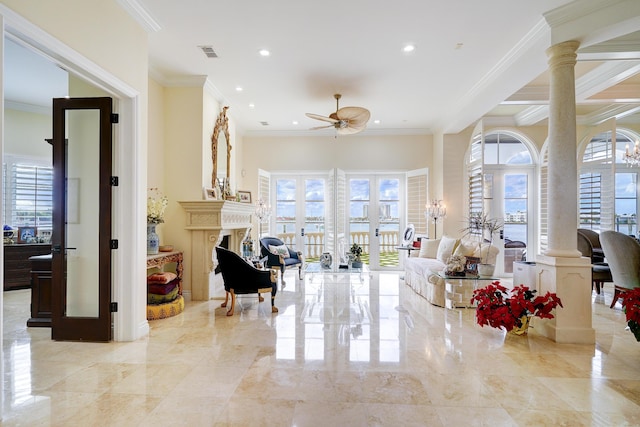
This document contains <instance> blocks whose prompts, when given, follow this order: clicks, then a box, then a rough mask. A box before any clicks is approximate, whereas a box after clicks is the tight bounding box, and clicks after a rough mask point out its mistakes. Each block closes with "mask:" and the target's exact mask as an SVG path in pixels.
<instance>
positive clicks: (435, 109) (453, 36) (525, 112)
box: [6, 0, 640, 135]
mask: <svg viewBox="0 0 640 427" xmlns="http://www.w3.org/2000/svg"><path fill="white" fill-rule="evenodd" d="M597 1H598V0H589V1H586V0H580V1H576V2H570V1H569V0H536V1H527V0H492V1H478V0H456V1H448V2H446V1H442V0H422V1H419V2H418V1H410V0H398V1H394V2H372V1H370V0H369V1H365V0H349V1H344V0H343V1H338V0H325V1H323V2H321V3H314V4H312V3H310V2H305V1H300V0H278V1H250V0H249V1H247V0H230V1H227V2H221V1H210V0H182V1H180V2H177V1H175V0H118V2H119V4H121V5H122V6H123V8H124V9H125V10H127V11H128V12H130V13H131V14H132V15H133V16H134V17H135V18H136V19H138V20H139V22H141V23H142V24H143V25H144V26H145V27H146V28H147V30H148V31H149V46H150V47H149V56H150V58H149V62H150V67H151V75H152V77H153V78H155V79H157V80H158V81H159V82H160V83H162V84H164V85H183V84H185V82H193V81H202V80H203V78H204V77H206V78H207V80H208V82H209V84H210V86H209V87H210V88H212V90H213V92H214V93H215V94H216V97H217V98H218V99H219V100H220V101H221V102H222V103H223V104H224V105H229V106H230V110H229V113H228V115H229V116H230V117H232V119H233V120H234V121H235V122H236V124H237V126H238V130H239V131H240V132H242V133H243V134H246V135H299V134H303V135H314V134H317V135H327V134H332V133H333V132H334V131H333V130H332V129H329V130H322V131H310V130H308V129H309V128H310V127H313V126H317V125H321V124H322V123H321V122H317V121H315V120H312V119H310V118H307V117H306V116H305V113H307V112H311V113H316V114H321V115H328V114H329V113H331V112H333V111H335V106H336V105H335V100H334V98H333V94H334V93H341V94H342V95H343V96H342V99H341V101H340V106H341V107H344V106H351V105H354V106H361V107H365V108H368V109H369V110H370V111H371V120H370V122H369V125H368V127H367V130H366V131H365V132H366V133H369V134H428V133H433V132H445V133H455V132H459V131H461V130H463V129H464V128H466V127H467V126H470V125H472V124H474V123H475V122H476V121H477V120H478V119H480V118H481V117H485V118H486V119H487V120H489V121H490V122H493V123H496V124H497V123H500V124H504V125H533V124H538V123H542V122H544V121H545V120H546V105H547V104H548V86H547V83H548V78H547V76H546V69H547V56H546V53H545V49H546V48H547V47H548V46H549V45H550V39H549V31H548V26H547V24H546V21H545V18H544V14H545V13H547V12H549V11H552V10H553V9H555V8H558V7H560V6H564V5H567V4H568V3H572V5H570V6H571V7H572V8H573V9H571V10H574V11H575V10H579V8H580V7H579V6H580V5H581V3H584V4H585V7H586V5H593V4H594V3H597ZM604 3H606V2H604ZM576 4H577V5H578V7H577V8H576ZM590 7H592V6H590ZM637 30H638V29H635V30H634V31H637ZM639 34H640V33H633V34H630V35H628V36H624V37H621V38H618V39H617V40H615V41H614V42H615V43H612V42H611V41H607V42H605V43H600V44H599V45H591V46H590V47H589V48H588V49H585V50H584V51H583V52H580V55H579V59H580V60H582V59H588V60H589V62H579V63H578V65H577V67H576V77H577V78H578V79H579V80H578V83H577V90H576V93H577V101H578V104H579V105H578V114H579V115H580V117H579V121H582V122H585V123H586V122H588V123H595V122H597V121H601V120H602V119H603V118H606V117H611V116H612V115H615V116H617V117H618V118H619V119H620V120H622V121H624V120H627V121H630V120H635V121H638V117H639V116H640V114H638V112H635V110H634V108H635V109H638V107H639V106H640V77H639V76H640V35H639ZM407 43H412V44H415V46H416V49H415V51H414V52H412V53H409V54H406V53H403V51H402V48H403V47H404V46H405V45H406V44H407ZM203 45H206V46H211V47H212V48H213V49H214V50H215V52H216V53H217V55H218V57H217V58H213V59H210V58H207V57H206V56H205V55H204V53H203V52H202V51H201V50H200V48H199V46H203ZM614 45H615V46H616V47H615V48H613V47H612V46H614ZM620 45H624V46H625V47H626V48H627V49H626V50H627V51H629V50H630V51H632V52H626V54H625V55H617V56H618V57H621V56H622V57H624V58H625V60H624V61H619V60H617V61H611V57H612V55H605V53H606V52H605V51H607V50H609V51H610V50H612V49H613V50H616V49H619V46H620ZM629 47H630V48H629ZM260 49H268V50H269V51H270V52H271V55H270V56H269V57H261V56H260V55H259V53H258V51H259V50H260ZM8 54H11V52H10V51H9V52H8ZM603 58H607V60H606V61H604V60H603ZM8 62H9V64H11V60H8ZM29 68H38V67H29ZM24 71H25V68H22V67H21V69H20V70H19V71H18V72H17V73H16V74H17V75H16V80H18V77H25V76H26V74H27V73H25V72H24ZM58 71H62V70H58ZM10 80H11V79H9V78H8V79H7V82H6V85H7V89H6V96H7V99H8V100H13V101H17V102H27V103H34V104H36V103H38V101H36V100H33V99H25V100H22V99H21V95H22V92H21V91H20V90H18V91H14V92H12V91H11V90H10V88H9V86H10V84H11V81H10ZM42 80H45V79H42ZM31 81H32V82H33V80H31ZM16 84H17V83H16ZM211 85H212V86H211ZM238 86H241V87H242V88H243V90H242V92H238V91H236V87H238ZM38 92H39V93H46V94H47V96H48V92H46V91H45V90H44V89H38ZM56 96H59V95H56ZM12 97H14V98H15V99H12ZM50 99H51V97H49V98H48V99H47V98H44V100H43V101H42V102H45V103H48V104H50ZM250 104H253V107H250ZM634 112H635V113H634ZM374 120H379V121H380V123H379V124H376V123H374ZM294 121H297V122H298V124H293V122H294ZM263 123H268V125H264V124H263Z"/></svg>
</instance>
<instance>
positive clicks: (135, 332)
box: [0, 5, 149, 341]
mask: <svg viewBox="0 0 640 427" xmlns="http://www.w3.org/2000/svg"><path fill="white" fill-rule="evenodd" d="M0 13H2V18H3V19H4V23H5V34H4V36H5V37H10V38H11V39H12V40H15V41H17V42H18V43H20V44H22V45H24V46H28V48H29V49H30V50H31V51H32V52H34V53H35V54H36V55H41V56H42V57H45V58H47V61H51V63H54V65H55V66H57V67H60V68H63V69H65V70H68V71H69V74H70V75H74V76H76V78H77V80H79V81H83V82H85V83H88V84H89V85H93V87H99V88H102V93H106V94H108V96H110V97H112V98H113V99H114V100H115V101H116V103H117V105H118V110H119V112H120V125H119V126H118V130H117V132H116V133H115V134H114V149H113V156H114V158H116V159H117V162H116V163H115V164H114V168H113V174H114V175H115V176H118V178H119V180H120V183H121V185H120V186H119V187H118V189H117V191H116V192H115V193H114V199H113V201H114V209H113V213H114V218H115V221H114V224H113V235H114V237H116V238H117V239H118V240H119V247H120V249H119V250H117V251H114V253H113V261H114V268H113V272H112V273H113V295H114V299H115V302H118V303H119V304H118V312H116V313H115V314H114V315H113V333H114V335H113V339H114V340H116V341H133V340H136V339H138V338H140V337H142V336H145V335H147V334H148V332H149V325H148V323H147V322H146V320H145V319H146V289H144V287H143V286H142V285H141V286H139V287H136V286H131V284H132V283H138V282H141V279H140V278H143V277H144V276H145V266H146V262H145V251H144V248H143V247H142V245H141V244H140V243H139V241H142V240H143V237H144V233H145V231H144V230H145V223H144V215H145V205H144V200H145V198H146V177H145V176H144V175H141V173H140V172H141V171H144V170H146V169H145V164H146V160H147V159H146V158H143V157H142V156H141V155H140V152H141V151H140V147H142V146H143V141H141V139H140V135H142V134H143V133H142V132H140V130H139V128H140V117H141V114H140V113H141V110H140V109H141V108H142V107H140V105H141V104H140V99H139V98H140V93H139V92H138V91H137V90H136V89H135V88H133V87H132V86H130V85H129V84H126V83H124V82H123V81H122V80H120V79H119V78H118V77H116V76H114V75H113V74H111V73H110V72H108V71H106V70H104V69H102V68H101V67H100V66H98V65H96V64H95V63H92V62H91V61H89V60H88V59H87V58H86V57H84V56H83V55H81V54H79V53H78V52H76V51H75V50H73V49H70V48H69V47H68V46H66V45H64V44H63V43H62V42H60V41H59V40H57V39H55V38H53V37H51V36H50V35H49V34H47V33H45V32H43V31H42V30H41V29H40V28H39V27H37V26H35V25H33V24H32V23H31V22H29V21H27V20H26V19H24V18H22V17H21V16H19V15H17V14H15V13H12V12H10V11H8V9H7V8H6V7H4V6H2V5H0ZM25 34H29V37H26V36H24V35H25ZM3 40H4V38H3ZM51 58H55V60H53V59H51ZM0 61H1V63H2V66H1V67H0V73H1V77H2V78H3V80H4V77H5V74H6V70H5V68H6V58H5V57H4V55H3V56H2V57H1V58H0ZM0 90H2V91H3V92H2V94H3V96H4V94H5V92H6V91H7V88H6V80H5V87H3V88H0ZM61 95H62V96H63V95H65V94H61ZM49 102H51V100H50V99H49ZM5 108H6V105H4V104H3V105H2V106H0V114H2V115H3V116H4V114H5ZM0 138H1V143H0V148H1V149H2V151H4V150H5V148H6V143H7V139H6V135H4V134H3V135H0ZM119 141H126V142H127V143H126V144H124V143H119ZM142 152H144V150H142ZM118 218H140V219H139V220H136V221H122V220H118ZM0 322H1V319H0ZM25 322H26V319H25ZM1 329H2V324H1V323H0V330H1Z"/></svg>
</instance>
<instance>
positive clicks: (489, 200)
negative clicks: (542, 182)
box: [467, 130, 537, 275]
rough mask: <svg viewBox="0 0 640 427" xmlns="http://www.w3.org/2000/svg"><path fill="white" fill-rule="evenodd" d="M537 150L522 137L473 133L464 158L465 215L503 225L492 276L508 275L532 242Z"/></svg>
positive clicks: (505, 132)
mask: <svg viewBox="0 0 640 427" xmlns="http://www.w3.org/2000/svg"><path fill="white" fill-rule="evenodd" d="M536 161H537V150H536V149H535V147H534V145H533V144H532V143H531V142H529V141H528V140H527V138H525V137H524V136H523V135H521V134H518V133H516V132H513V131H507V130H494V131H491V132H487V133H485V134H482V132H479V133H477V134H476V135H475V136H474V138H473V139H472V141H471V145H470V147H469V150H468V155H467V174H468V181H469V214H470V216H471V215H473V214H474V213H477V212H482V213H486V214H487V215H489V216H490V217H493V218H497V219H499V220H501V221H503V222H504V232H503V237H504V240H501V242H503V243H504V247H500V248H499V249H501V252H502V256H500V257H498V258H499V261H498V263H497V265H496V274H506V275H509V274H510V273H512V272H513V262H514V261H519V260H521V259H522V258H523V257H524V254H525V252H526V250H527V248H528V247H530V245H531V243H534V242H533V240H534V239H535V233H534V229H533V228H534V227H532V226H533V225H534V224H533V216H532V213H533V211H534V206H533V202H534V200H535V198H534V197H533V193H534V188H535V185H534V184H535V162H536Z"/></svg>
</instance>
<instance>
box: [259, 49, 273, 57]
mask: <svg viewBox="0 0 640 427" xmlns="http://www.w3.org/2000/svg"><path fill="white" fill-rule="evenodd" d="M258 53H259V54H260V56H269V55H271V52H269V51H268V50H267V49H260V50H259V51H258Z"/></svg>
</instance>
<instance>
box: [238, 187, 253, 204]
mask: <svg viewBox="0 0 640 427" xmlns="http://www.w3.org/2000/svg"><path fill="white" fill-rule="evenodd" d="M237 194H238V201H239V202H241V203H251V192H250V191H240V190H238V192H237Z"/></svg>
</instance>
